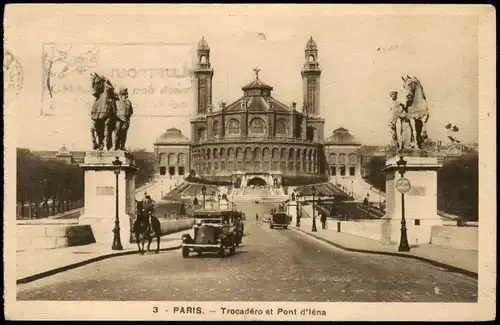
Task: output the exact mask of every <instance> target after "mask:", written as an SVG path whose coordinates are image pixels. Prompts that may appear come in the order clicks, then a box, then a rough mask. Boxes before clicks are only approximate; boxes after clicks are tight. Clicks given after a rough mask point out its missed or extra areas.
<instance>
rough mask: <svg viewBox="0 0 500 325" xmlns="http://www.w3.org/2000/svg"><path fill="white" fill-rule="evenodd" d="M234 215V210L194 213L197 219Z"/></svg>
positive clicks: (196, 211)
mask: <svg viewBox="0 0 500 325" xmlns="http://www.w3.org/2000/svg"><path fill="white" fill-rule="evenodd" d="M231 213H233V211H232V210H215V209H214V210H206V209H200V210H195V211H193V215H194V216H196V217H202V216H206V217H220V216H224V215H229V214H231Z"/></svg>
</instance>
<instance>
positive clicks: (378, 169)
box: [363, 157, 385, 192]
mask: <svg viewBox="0 0 500 325" xmlns="http://www.w3.org/2000/svg"><path fill="white" fill-rule="evenodd" d="M384 166H385V158H383V159H382V158H380V157H371V158H370V159H369V160H368V161H367V162H366V163H365V164H364V166H363V167H364V168H365V170H366V173H367V175H366V176H365V179H366V181H367V182H368V183H369V184H371V185H372V186H373V187H375V188H376V189H378V190H380V191H383V192H385V175H384V173H383V172H382V168H383V167H384Z"/></svg>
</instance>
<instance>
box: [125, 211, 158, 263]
mask: <svg viewBox="0 0 500 325" xmlns="http://www.w3.org/2000/svg"><path fill="white" fill-rule="evenodd" d="M136 204H137V219H136V220H135V222H134V226H133V227H132V232H133V233H134V236H135V241H136V243H137V247H138V248H139V254H140V255H144V244H145V242H146V239H148V246H147V250H148V252H150V246H151V242H152V241H153V238H156V243H157V247H156V251H155V254H158V253H159V252H160V237H161V224H160V220H158V218H157V217H155V216H154V215H151V225H150V224H149V213H150V212H149V211H145V209H143V203H142V201H136Z"/></svg>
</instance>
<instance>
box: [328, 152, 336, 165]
mask: <svg viewBox="0 0 500 325" xmlns="http://www.w3.org/2000/svg"><path fill="white" fill-rule="evenodd" d="M328 162H329V163H330V165H336V164H337V155H336V154H334V153H331V154H330V156H329V157H328Z"/></svg>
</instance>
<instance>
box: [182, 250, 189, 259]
mask: <svg viewBox="0 0 500 325" xmlns="http://www.w3.org/2000/svg"><path fill="white" fill-rule="evenodd" d="M182 257H184V258H187V257H189V248H187V247H182Z"/></svg>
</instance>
